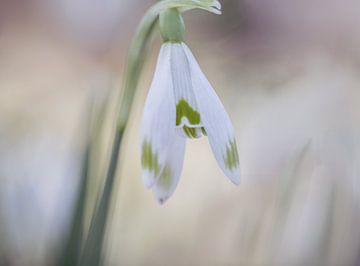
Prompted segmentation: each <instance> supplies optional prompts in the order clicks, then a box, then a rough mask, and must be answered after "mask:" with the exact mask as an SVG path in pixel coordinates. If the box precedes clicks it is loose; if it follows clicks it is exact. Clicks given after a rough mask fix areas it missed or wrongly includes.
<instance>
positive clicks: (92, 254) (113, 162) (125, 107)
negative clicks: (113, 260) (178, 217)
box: [79, 18, 157, 266]
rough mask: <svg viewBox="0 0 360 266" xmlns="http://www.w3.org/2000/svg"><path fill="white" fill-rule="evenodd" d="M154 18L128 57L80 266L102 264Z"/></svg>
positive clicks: (137, 37) (145, 25) (140, 32)
mask: <svg viewBox="0 0 360 266" xmlns="http://www.w3.org/2000/svg"><path fill="white" fill-rule="evenodd" d="M152 19H153V20H152V21H148V19H146V18H145V19H144V20H143V21H142V22H141V23H140V26H139V28H138V31H137V34H136V35H135V38H134V40H133V44H132V46H131V47H132V50H131V51H130V53H129V57H128V69H127V72H126V75H125V76H126V80H125V83H124V89H123V95H122V97H121V102H120V104H119V105H118V106H119V110H118V113H117V117H116V119H117V120H116V124H117V125H118V126H117V127H116V132H115V134H114V141H113V144H112V150H111V155H110V161H109V166H108V168H107V172H106V176H105V185H104V189H103V192H102V194H101V197H100V200H99V203H98V205H97V206H96V208H95V211H94V215H93V218H92V221H91V225H90V230H89V234H88V237H87V239H86V242H85V246H84V250H83V254H82V256H81V260H80V263H79V264H80V265H84V266H85V265H86V266H98V265H101V263H102V261H101V259H102V258H101V254H102V246H103V242H104V237H105V230H106V223H107V218H108V215H109V210H110V203H111V197H112V193H113V187H114V181H115V177H116V172H117V167H118V161H119V154H120V148H121V143H122V140H123V135H124V132H125V129H126V126H127V123H128V119H129V115H130V111H131V107H132V103H133V100H134V96H135V92H136V88H137V86H138V82H139V76H140V74H141V72H142V69H143V65H144V62H145V58H146V56H147V54H148V50H149V46H150V42H151V39H152V38H151V35H152V32H153V29H154V27H155V25H156V23H157V18H152Z"/></svg>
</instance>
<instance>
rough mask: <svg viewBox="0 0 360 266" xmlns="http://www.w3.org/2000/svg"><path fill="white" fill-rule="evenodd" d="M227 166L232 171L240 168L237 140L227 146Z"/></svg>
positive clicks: (225, 159) (225, 158)
mask: <svg viewBox="0 0 360 266" xmlns="http://www.w3.org/2000/svg"><path fill="white" fill-rule="evenodd" d="M224 161H225V166H226V167H227V168H228V169H230V170H232V169H235V168H237V167H238V166H239V154H238V151H237V147H236V141H235V139H234V140H232V141H229V143H228V145H227V146H226V155H225V157H224Z"/></svg>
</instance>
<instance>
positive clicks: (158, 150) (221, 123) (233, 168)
mask: <svg viewBox="0 0 360 266" xmlns="http://www.w3.org/2000/svg"><path fill="white" fill-rule="evenodd" d="M201 136H207V137H208V140H209V143H210V145H211V148H212V151H213V154H214V156H215V158H216V160H217V162H218V164H219V166H220V167H221V169H222V170H223V172H224V173H225V174H226V175H227V176H228V177H229V179H230V180H231V181H232V182H233V183H234V184H239V182H240V168H239V156H238V152H237V147H236V141H235V136H234V131H233V127H232V124H231V121H230V119H229V116H228V114H227V113H226V111H225V109H224V107H223V105H222V103H221V101H220V99H219V98H218V96H217V95H216V93H215V91H214V89H213V88H212V86H211V85H210V83H209V81H208V80H207V78H206V77H205V75H204V74H203V72H202V71H201V69H200V67H199V65H198V63H197V61H196V59H195V57H194V56H193V54H192V52H191V51H190V49H189V48H188V47H187V45H186V44H185V43H184V42H178V41H176V42H173V41H167V42H164V43H163V44H162V46H161V49H160V54H159V57H158V61H157V65H156V70H155V74H154V78H153V81H152V84H151V87H150V90H149V94H148V96H147V99H146V103H145V107H144V113H143V119H142V126H141V162H142V170H143V179H144V183H145V185H146V187H148V188H152V189H153V191H154V192H155V196H156V198H157V199H158V201H159V202H160V203H163V202H164V201H165V200H166V199H168V198H169V197H170V196H171V195H172V193H173V192H174V190H175V188H176V186H177V184H178V181H179V177H180V175H181V171H182V167H183V161H184V152H185V142H186V139H187V138H199V137H201Z"/></svg>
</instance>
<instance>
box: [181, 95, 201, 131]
mask: <svg viewBox="0 0 360 266" xmlns="http://www.w3.org/2000/svg"><path fill="white" fill-rule="evenodd" d="M183 117H186V118H187V120H188V121H189V124H190V125H198V124H200V113H199V112H198V111H196V110H194V108H192V107H191V106H190V105H189V104H188V103H187V101H185V99H180V101H179V102H178V103H177V105H176V125H177V126H178V125H180V124H181V119H182V118H183Z"/></svg>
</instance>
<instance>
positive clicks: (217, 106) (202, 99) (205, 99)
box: [182, 44, 240, 184]
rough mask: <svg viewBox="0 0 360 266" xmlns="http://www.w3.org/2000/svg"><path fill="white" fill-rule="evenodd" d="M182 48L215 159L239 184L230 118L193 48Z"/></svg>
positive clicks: (231, 178) (234, 181) (183, 45)
mask: <svg viewBox="0 0 360 266" xmlns="http://www.w3.org/2000/svg"><path fill="white" fill-rule="evenodd" d="M182 47H183V49H184V51H185V53H186V56H187V59H188V61H189V65H190V71H191V78H192V85H193V88H194V89H193V91H194V93H195V97H196V101H197V105H198V107H199V110H200V115H201V121H202V123H203V125H204V127H205V130H206V133H207V136H208V138H209V142H210V145H211V148H212V150H213V153H214V155H215V158H216V160H217V162H218V164H219V165H220V167H221V169H222V170H223V171H224V173H225V174H226V175H227V176H228V177H229V178H230V180H231V181H232V182H233V183H234V184H239V182H240V166H239V158H238V152H237V147H236V141H235V136H234V130H233V127H232V124H231V121H230V118H229V116H228V114H227V112H226V111H225V108H224V106H223V105H222V103H221V101H220V99H219V97H218V96H217V94H216V92H215V91H214V89H213V88H212V86H211V84H210V83H209V81H208V80H207V78H206V77H205V75H204V74H203V72H202V71H201V69H200V67H199V65H198V63H197V61H196V59H195V58H194V56H193V54H192V53H191V51H190V49H189V48H188V47H187V46H186V45H185V44H182Z"/></svg>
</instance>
